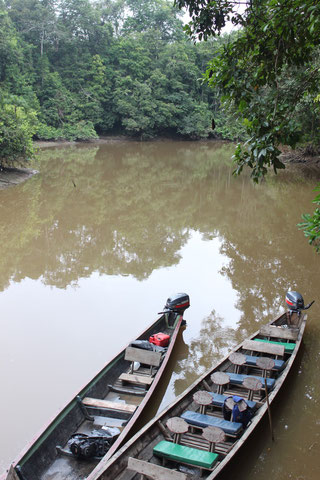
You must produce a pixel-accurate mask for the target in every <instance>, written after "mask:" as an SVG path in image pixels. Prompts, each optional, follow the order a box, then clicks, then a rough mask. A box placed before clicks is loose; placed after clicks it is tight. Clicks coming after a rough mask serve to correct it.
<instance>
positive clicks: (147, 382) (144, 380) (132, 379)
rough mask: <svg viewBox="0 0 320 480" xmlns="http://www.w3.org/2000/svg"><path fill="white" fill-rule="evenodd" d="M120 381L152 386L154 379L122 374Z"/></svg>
mask: <svg viewBox="0 0 320 480" xmlns="http://www.w3.org/2000/svg"><path fill="white" fill-rule="evenodd" d="M119 380H121V381H123V382H128V383H137V384H138V385H145V386H150V385H151V384H152V382H153V378H152V377H149V376H145V375H136V374H133V373H122V374H121V375H120V377H119Z"/></svg>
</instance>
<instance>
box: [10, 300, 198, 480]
mask: <svg viewBox="0 0 320 480" xmlns="http://www.w3.org/2000/svg"><path fill="white" fill-rule="evenodd" d="M179 295H180V297H179ZM181 295H182V296H181ZM180 298H182V299H183V300H185V299H186V298H187V302H186V303H181V302H180V304H179V305H176V308H172V309H170V308H169V309H167V310H166V311H165V312H164V313H162V314H161V316H160V317H159V318H158V320H157V321H156V322H155V323H153V324H152V325H151V326H149V327H148V328H147V329H146V330H145V331H144V332H143V333H142V334H141V335H140V336H139V337H138V338H137V339H136V340H135V341H134V342H130V344H129V345H128V346H127V347H126V348H125V349H123V350H122V351H121V352H120V353H119V354H118V355H117V356H116V357H114V358H113V359H112V360H111V361H110V362H109V363H108V364H106V365H105V366H104V368H103V369H102V370H101V371H100V372H99V373H98V374H97V375H96V376H95V377H94V378H93V379H92V380H91V381H90V382H89V383H88V384H87V385H86V386H85V387H84V388H82V390H81V391H80V392H79V393H78V394H77V395H76V396H75V397H74V398H73V399H72V400H71V401H70V402H69V403H68V404H67V405H66V406H65V407H64V408H63V409H62V410H61V411H60V412H59V413H58V415H57V416H56V417H54V418H53V420H52V421H50V423H49V424H48V425H47V426H46V427H45V428H44V429H43V430H42V431H41V433H40V434H39V435H37V437H36V438H35V439H34V440H33V441H32V443H31V444H30V445H29V446H28V447H27V448H26V449H25V450H24V451H23V452H22V454H21V455H20V457H19V458H18V459H17V460H16V461H15V462H14V463H12V464H11V465H10V468H9V470H8V471H7V473H6V474H5V475H4V476H3V477H2V480H45V479H47V480H48V479H50V480H54V479H56V480H58V479H59V480H62V479H68V480H73V479H74V480H76V479H77V480H80V479H84V478H87V476H88V475H89V474H90V473H91V472H93V471H94V470H95V468H96V467H97V466H98V465H99V463H100V462H101V461H102V460H103V461H104V464H105V463H106V461H107V460H108V459H109V458H110V457H111V456H112V455H113V454H114V453H115V452H116V451H117V450H118V449H119V448H120V446H121V445H122V444H123V443H124V442H125V441H126V440H127V439H128V438H130V434H131V435H133V432H132V429H133V427H134V425H135V423H136V422H137V421H138V419H140V422H141V421H143V419H141V414H142V412H143V410H144V408H145V407H146V405H147V404H149V402H150V400H151V398H152V396H153V393H154V392H155V390H156V387H157V385H158V384H159V380H160V378H161V376H162V374H163V372H164V370H165V368H166V366H167V363H168V361H169V358H170V356H171V353H172V351H173V348H174V345H175V342H176V339H177V336H178V333H179V330H180V328H181V326H182V325H184V324H185V322H184V320H183V312H184V310H185V309H186V308H188V306H189V300H188V296H187V295H186V294H178V295H177V296H176V297H174V299H173V301H172V302H171V304H172V305H174V304H177V303H179V301H180ZM177 299H178V301H176V300H177ZM170 300H171V299H170V298H169V299H168V301H167V305H168V304H169V303H170V302H169V301H170ZM171 304H170V305H171ZM167 305H166V307H167ZM158 332H162V333H164V334H166V335H169V337H170V339H169V344H168V346H167V347H164V348H159V347H151V348H153V350H150V349H147V350H146V349H143V348H141V341H147V347H150V346H151V344H150V343H149V342H148V340H149V337H150V336H151V335H154V334H156V333H158ZM137 341H138V342H137ZM139 342H140V345H139V348H138V346H137V344H138V343H139ZM132 345H134V346H132ZM110 429H111V431H113V432H114V430H117V433H118V436H116V437H115V439H113V440H112V441H113V443H111V442H112V441H111V442H110V443H111V446H110V448H108V450H107V449H106V448H105V450H107V451H106V452H105V451H103V454H102V455H103V456H102V455H101V450H100V451H99V452H98V453H100V455H98V456H97V455H95V456H93V457H92V458H89V459H84V458H81V457H79V458H78V457H76V456H75V455H74V454H73V453H72V452H71V450H70V437H72V436H73V435H75V434H76V435H78V434H85V435H97V432H98V433H99V434H100V433H101V432H105V430H110ZM92 432H93V433H92ZM78 451H79V450H78Z"/></svg>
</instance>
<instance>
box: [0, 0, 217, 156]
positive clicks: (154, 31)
mask: <svg viewBox="0 0 320 480" xmlns="http://www.w3.org/2000/svg"><path fill="white" fill-rule="evenodd" d="M180 17H181V13H180V11H179V10H178V9H176V8H175V7H174V6H173V3H172V2H170V1H168V0H110V1H108V2H106V1H105V0H98V1H95V2H93V1H90V0H0V33H1V37H0V38H1V41H0V66H1V72H0V89H1V90H2V91H3V92H4V94H5V95H6V96H11V98H15V99H16V101H17V102H18V103H19V102H20V103H21V102H22V103H23V104H24V105H25V108H26V110H25V111H26V112H35V113H36V115H37V119H38V121H37V122H36V125H35V130H33V133H35V135H36V137H37V138H40V139H45V140H50V139H54V140H56V139H67V140H87V139H91V138H95V137H96V136H97V135H98V134H125V135H130V136H136V137H138V138H141V139H143V138H150V137H153V136H156V135H170V136H172V135H178V136H184V137H187V138H202V137H207V136H208V135H210V134H212V130H211V118H212V106H213V103H214V93H213V92H211V91H210V89H209V88H208V86H207V85H204V84H202V82H201V77H202V72H203V69H204V66H205V65H206V63H207V60H208V59H209V56H208V50H209V49H208V47H204V46H203V45H200V44H198V45H194V44H193V43H192V42H190V40H188V39H187V38H186V36H185V35H184V33H183V25H182V22H181V19H180ZM211 47H212V45H211ZM211 51H212V48H211ZM18 103H17V104H16V105H17V107H18ZM32 122H33V120H32ZM8 138H9V137H8ZM16 153H17V156H18V155H19V154H21V151H19V150H17V151H16ZM27 156H28V155H27V154H25V155H22V157H24V158H26V157H27ZM12 158H13V157H12Z"/></svg>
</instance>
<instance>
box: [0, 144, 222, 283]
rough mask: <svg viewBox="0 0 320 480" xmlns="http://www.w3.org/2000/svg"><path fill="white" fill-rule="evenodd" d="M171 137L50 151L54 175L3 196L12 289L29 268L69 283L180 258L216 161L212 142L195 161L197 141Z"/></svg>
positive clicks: (142, 272)
mask: <svg viewBox="0 0 320 480" xmlns="http://www.w3.org/2000/svg"><path fill="white" fill-rule="evenodd" d="M170 145H171V146H170V148H169V147H168V145H167V144H166V143H160V144H151V145H148V144H145V145H140V144H136V143H132V144H131V143H126V144H123V145H122V144H121V145H119V146H114V147H113V148H110V147H109V148H108V149H106V148H103V149H101V150H99V149H98V148H73V149H56V150H51V149H50V150H46V151H44V152H42V153H41V164H40V166H41V170H42V171H43V172H44V173H43V174H41V175H40V176H39V177H35V178H33V179H32V180H31V181H30V182H27V183H26V184H24V185H23V186H22V188H21V189H19V190H18V189H12V190H10V191H9V190H8V191H6V192H5V195H3V198H5V200H4V201H3V203H2V204H0V209H1V219H0V232H1V239H2V245H3V246H4V249H5V261H4V262H3V263H2V266H1V267H0V275H1V284H2V287H3V288H4V287H5V285H7V283H8V281H9V280H10V279H14V280H15V281H19V280H20V279H22V278H24V277H25V276H28V277H31V278H39V277H42V278H43V281H44V282H45V283H48V284H51V285H55V286H58V287H62V288H65V287H66V286H67V285H69V284H72V283H76V282H77V280H78V279H79V278H81V277H86V276H90V275H91V273H92V272H93V271H98V272H99V273H101V274H103V273H107V274H112V275H119V274H121V275H128V274H131V275H134V276H135V277H137V278H139V279H143V278H147V277H148V276H149V275H150V274H151V273H152V271H153V270H154V269H156V268H159V267H161V266H170V265H173V264H176V263H178V262H179V260H180V256H179V250H180V249H181V246H182V245H184V244H185V242H186V241H187V240H188V238H189V233H188V229H190V228H192V221H191V219H192V217H193V216H194V215H195V213H196V212H195V206H196V205H197V204H198V202H199V197H200V196H201V191H200V187H201V181H202V180H201V179H202V178H203V177H204V178H206V177H207V172H208V171H209V172H210V170H212V168H213V166H214V165H215V162H216V159H215V158H214V157H213V156H212V150H211V149H208V148H207V147H205V146H203V147H200V148H199V149H197V162H195V161H194V155H193V154H192V155H191V153H190V148H185V147H181V145H183V144H181V143H171V144H170ZM218 151H219V150H218ZM194 152H195V151H194V150H193V153H194ZM223 155H224V156H225V158H228V157H229V153H228V151H224V152H223V150H222V154H221V155H220V158H221V157H223ZM168 159H169V160H168ZM74 185H75V186H74ZM197 190H198V192H197ZM199 194H200V195H199ZM193 195H195V200H196V202H194V201H193V198H192V197H193ZM200 201H201V199H200ZM13 211H14V212H17V213H16V214H15V215H14V216H13V215H12V213H11V212H13ZM2 258H3V257H2Z"/></svg>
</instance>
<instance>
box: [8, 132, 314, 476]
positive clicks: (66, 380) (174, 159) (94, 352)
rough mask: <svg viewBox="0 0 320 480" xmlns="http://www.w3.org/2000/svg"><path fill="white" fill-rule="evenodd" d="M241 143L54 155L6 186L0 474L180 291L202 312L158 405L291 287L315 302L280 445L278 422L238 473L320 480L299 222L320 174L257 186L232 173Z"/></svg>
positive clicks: (310, 254) (308, 292) (306, 252)
mask: <svg viewBox="0 0 320 480" xmlns="http://www.w3.org/2000/svg"><path fill="white" fill-rule="evenodd" d="M232 150H233V147H232V145H228V144H216V143H206V142H204V143H189V142H186V143H184V142H183V143H182V142H171V141H163V142H155V143H151V142H150V143H143V144H141V143H138V142H137V143H136V142H126V143H125V142H116V143H110V144H106V145H99V146H97V145H89V146H88V145H87V146H85V145H83V146H72V147H63V148H47V149H43V150H42V151H41V152H40V154H39V155H38V157H37V160H36V162H35V164H34V165H33V168H36V169H37V170H39V171H40V173H39V174H38V175H37V176H35V177H33V178H32V179H30V180H28V181H27V182H25V183H23V184H21V185H17V186H15V187H11V188H9V189H6V190H2V191H0V241H1V247H2V252H1V253H2V254H1V261H0V307H1V316H0V319H1V337H0V382H1V386H2V388H1V392H2V395H1V397H0V412H1V413H0V416H1V427H2V435H1V436H2V440H3V441H2V442H1V454H0V474H1V473H2V472H4V471H5V469H6V467H7V466H8V464H9V463H10V461H11V460H13V459H14V458H15V457H16V456H17V455H18V454H19V452H20V451H21V450H22V449H23V447H24V446H25V445H26V444H27V443H28V442H29V441H30V440H31V439H32V437H33V436H34V435H35V434H36V433H37V432H38V430H39V429H41V427H42V426H43V425H44V424H45V423H47V422H48V420H49V419H50V418H51V417H52V416H54V415H55V413H56V412H57V410H58V409H59V408H60V407H62V406H63V405H64V404H65V403H66V402H67V401H68V400H69V399H70V398H71V397H72V396H73V395H74V394H75V393H76V392H77V391H78V390H79V389H80V388H81V387H82V386H83V385H84V384H85V383H87V381H88V380H89V379H90V378H91V377H92V376H93V374H94V373H96V372H97V371H98V370H100V368H101V367H102V366H103V365H104V363H106V362H107V361H108V359H110V358H112V356H113V355H114V354H115V353H117V352H118V351H119V350H121V349H122V347H123V346H125V345H126V344H127V343H128V342H129V341H130V340H131V339H133V338H134V337H135V336H136V335H137V334H138V333H139V332H141V331H142V330H143V329H144V328H145V327H146V326H147V325H149V324H150V323H152V322H153V321H154V319H155V318H156V316H157V315H156V314H157V312H158V311H160V310H161V309H162V307H163V305H164V303H165V301H166V299H167V297H168V296H169V295H170V294H172V293H175V292H180V291H185V292H187V293H188V294H189V295H190V299H191V307H190V309H189V310H187V311H186V314H185V318H186V319H187V322H188V325H187V328H186V330H185V331H184V332H183V337H182V338H181V340H180V342H179V344H178V346H177V349H176V352H175V361H174V362H171V366H172V369H171V371H170V373H169V374H168V375H167V378H166V379H164V385H166V384H167V382H168V383H169V386H168V388H167V389H166V390H165V388H163V395H164V396H163V400H162V402H161V406H164V405H165V404H166V403H168V402H170V401H171V400H172V399H173V398H174V396H176V395H178V394H179V393H181V392H182V391H183V390H184V389H185V388H186V387H187V386H188V385H189V384H190V383H192V381H193V380H195V378H196V377H197V375H199V374H200V373H202V372H203V371H204V370H205V369H207V368H209V367H210V366H211V365H212V363H213V362H216V361H217V360H218V359H219V358H220V357H221V356H223V355H224V354H226V352H227V351H228V350H230V349H231V348H232V347H233V346H234V345H236V344H237V343H239V342H240V341H241V340H242V339H244V338H245V337H246V336H247V335H248V334H251V333H253V332H254V331H255V330H257V328H258V327H259V325H260V324H262V323H265V322H266V321H268V320H271V319H272V318H273V317H274V316H275V315H276V314H277V313H278V312H279V310H280V311H282V310H283V309H284V297H285V293H286V291H287V290H288V289H294V290H298V291H300V292H301V293H302V294H303V295H304V297H305V301H306V302H309V301H311V300H313V299H315V300H316V303H315V305H314V306H313V308H312V310H310V313H309V324H308V327H307V331H306V335H305V347H304V351H303V354H302V356H301V358H300V364H299V365H298V368H297V369H296V371H295V372H294V375H293V376H292V378H291V379H290V382H289V383H288V385H287V386H286V391H285V392H283V395H282V397H281V401H280V402H279V403H278V405H277V408H276V411H275V412H274V418H273V420H274V429H275V438H276V443H275V444H272V442H271V440H270V434H269V432H268V426H267V424H266V425H265V428H264V429H263V430H262V431H261V432H260V433H259V434H258V435H257V436H256V438H255V441H254V443H253V444H252V445H251V446H250V450H249V451H247V452H246V454H245V456H244V458H243V459H239V465H238V468H237V469H236V474H237V475H236V478H237V479H239V480H242V479H248V480H251V479H254V478H257V475H258V476H259V478H260V479H261V480H267V479H268V480H269V479H270V478H273V479H276V480H280V479H281V480H282V479H284V478H286V479H287V478H288V479H289V478H290V479H291V478H292V479H308V480H316V479H318V478H319V471H320V457H319V453H318V452H319V447H320V429H319V428H320V405H319V402H320V399H319V396H320V387H319V370H320V353H319V352H320V326H319V325H320V315H319V308H320V295H319V274H320V256H319V255H318V256H317V255H316V254H315V253H314V251H313V250H312V248H311V247H309V246H308V244H307V242H306V240H305V239H304V236H303V234H302V233H301V232H299V231H298V230H297V229H296V226H295V225H296V223H298V222H299V221H300V218H301V214H302V213H303V212H309V211H311V210H312V205H311V200H312V199H313V197H314V195H315V193H314V192H313V191H312V189H313V188H314V187H315V185H316V184H317V181H319V173H317V172H316V171H313V170H312V169H306V168H303V167H301V166H299V167H290V168H289V169H287V170H286V171H285V172H281V175H278V176H277V177H274V176H270V178H269V179H268V181H267V182H266V183H263V184H262V185H260V186H254V185H253V184H252V183H251V181H250V179H249V178H248V177H247V176H246V175H243V176H241V177H240V178H233V177H232V165H231V164H230V157H231V154H232ZM159 403H160V402H159ZM240 467H241V468H240ZM233 475H234V473H233Z"/></svg>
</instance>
